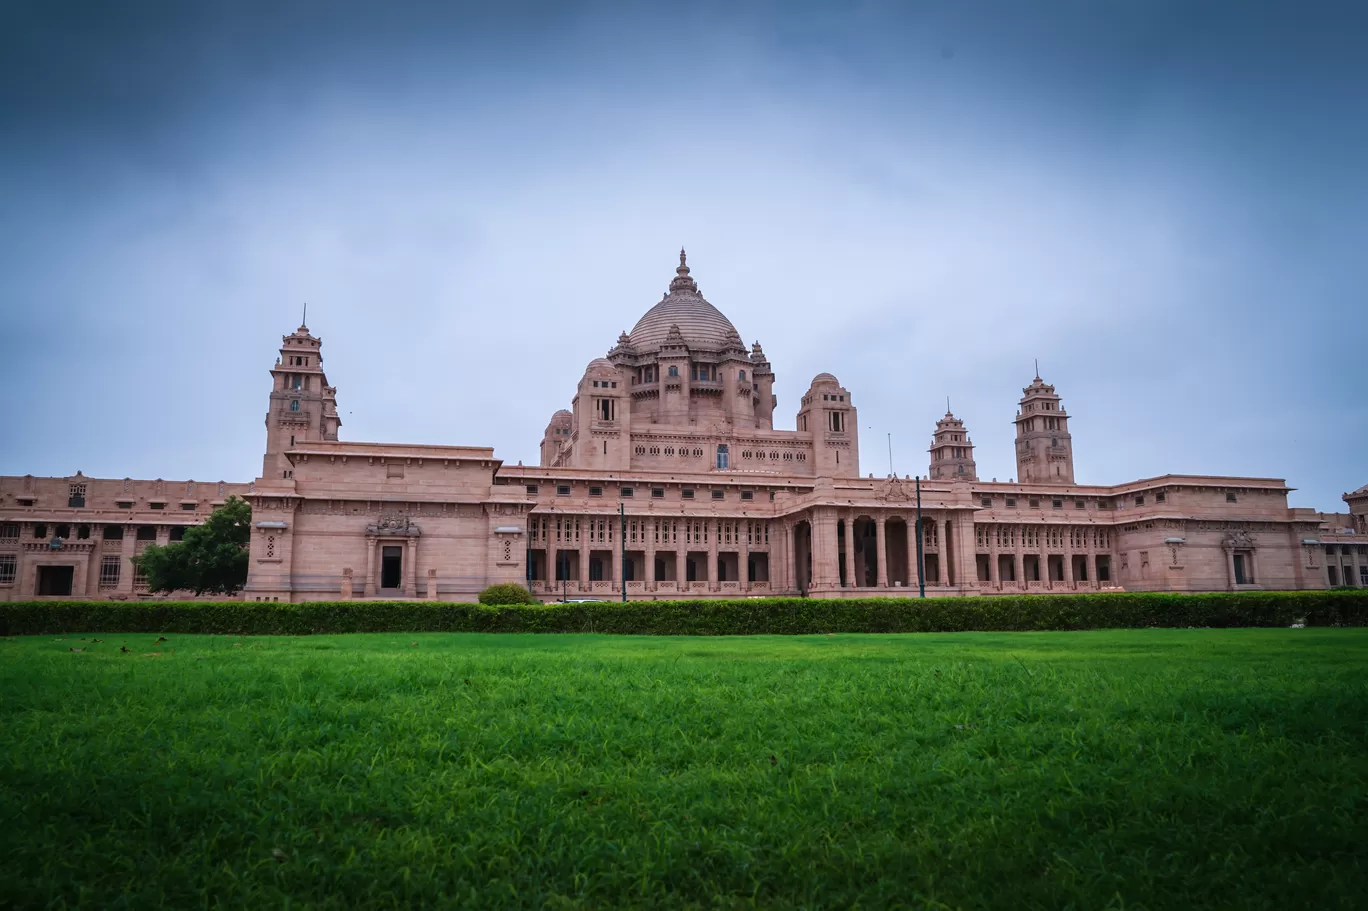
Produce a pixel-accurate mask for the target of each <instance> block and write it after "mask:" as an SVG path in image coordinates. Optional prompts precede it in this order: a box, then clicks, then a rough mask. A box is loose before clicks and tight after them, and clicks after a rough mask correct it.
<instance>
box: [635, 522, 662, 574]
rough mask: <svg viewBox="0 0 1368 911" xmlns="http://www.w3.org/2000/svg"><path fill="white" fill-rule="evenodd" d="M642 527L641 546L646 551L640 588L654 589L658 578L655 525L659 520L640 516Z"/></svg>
mask: <svg viewBox="0 0 1368 911" xmlns="http://www.w3.org/2000/svg"><path fill="white" fill-rule="evenodd" d="M638 521H639V522H640V523H641V524H640V526H639V527H640V528H641V529H642V532H643V534H642V537H641V546H642V547H643V548H644V549H645V551H646V567H645V570H646V571H645V572H643V573H642V574H641V575H642V579H641V581H642V588H644V589H646V590H647V591H655V584H656V583H657V582H659V581H660V580H659V579H657V578H656V571H655V554H656V544H655V536H656V526H657V524H658V523H659V521H660V520H658V519H656V518H654V517H652V518H649V519H647V518H642V519H639V520H638Z"/></svg>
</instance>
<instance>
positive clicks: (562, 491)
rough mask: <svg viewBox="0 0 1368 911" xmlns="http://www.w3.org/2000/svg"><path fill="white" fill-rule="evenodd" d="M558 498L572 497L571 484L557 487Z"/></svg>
mask: <svg viewBox="0 0 1368 911" xmlns="http://www.w3.org/2000/svg"><path fill="white" fill-rule="evenodd" d="M556 496H558V497H568V496H570V485H569V484H557V485H556Z"/></svg>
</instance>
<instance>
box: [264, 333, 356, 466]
mask: <svg viewBox="0 0 1368 911" xmlns="http://www.w3.org/2000/svg"><path fill="white" fill-rule="evenodd" d="M280 341H281V344H280V356H279V357H278V358H276V362H275V366H274V367H272V368H271V404H270V408H269V409H268V410H267V412H266V457H265V459H264V460H263V461H262V469H261V476H262V477H263V478H275V479H276V480H283V479H287V478H290V477H291V476H292V474H293V466H292V465H291V463H290V460H289V459H288V458H286V457H285V453H286V452H288V451H289V450H291V449H293V448H294V447H295V446H296V445H297V444H299V443H302V442H304V441H306V440H336V439H337V428H339V427H340V426H342V419H341V418H339V417H338V416H337V388H336V387H334V386H329V385H328V378H327V376H326V375H324V373H323V353H322V352H323V340H322V339H321V338H317V337H315V336H313V335H311V334H310V333H309V327H308V326H306V325H304V324H303V323H302V322H301V323H300V326H299V328H298V329H296V330H295V331H294V332H292V333H291V334H289V335H285V336H282V337H281V340H280Z"/></svg>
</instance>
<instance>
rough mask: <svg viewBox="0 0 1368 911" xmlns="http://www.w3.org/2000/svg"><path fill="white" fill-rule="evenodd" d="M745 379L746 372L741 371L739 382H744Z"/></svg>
mask: <svg viewBox="0 0 1368 911" xmlns="http://www.w3.org/2000/svg"><path fill="white" fill-rule="evenodd" d="M745 378H746V371H744V370H742V371H741V376H740V377H738V379H740V380H745Z"/></svg>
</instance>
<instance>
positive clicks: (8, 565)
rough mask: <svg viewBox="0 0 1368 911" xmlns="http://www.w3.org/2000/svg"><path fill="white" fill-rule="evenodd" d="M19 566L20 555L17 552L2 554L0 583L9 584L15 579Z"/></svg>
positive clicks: (0, 558)
mask: <svg viewBox="0 0 1368 911" xmlns="http://www.w3.org/2000/svg"><path fill="white" fill-rule="evenodd" d="M18 568H19V557H18V555H16V554H0V585H9V584H10V583H12V582H13V581H14V576H15V572H16V570H17V569H18Z"/></svg>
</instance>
